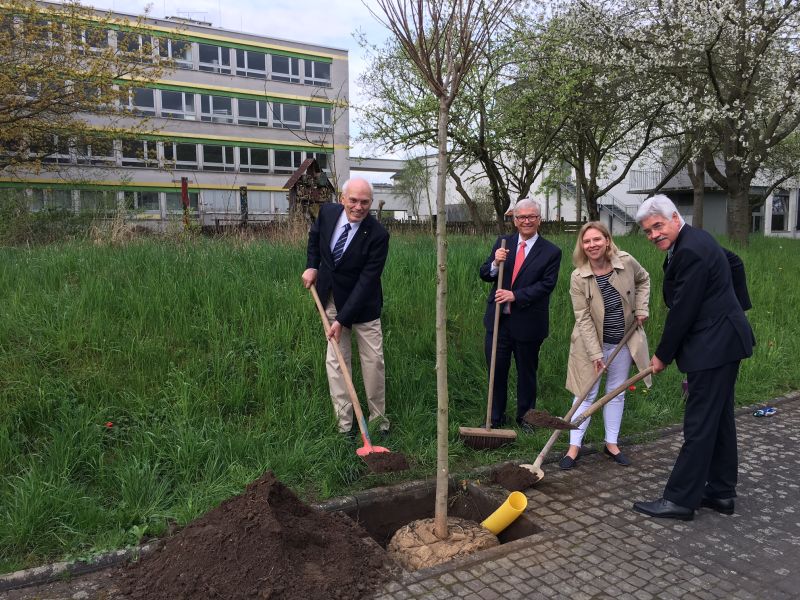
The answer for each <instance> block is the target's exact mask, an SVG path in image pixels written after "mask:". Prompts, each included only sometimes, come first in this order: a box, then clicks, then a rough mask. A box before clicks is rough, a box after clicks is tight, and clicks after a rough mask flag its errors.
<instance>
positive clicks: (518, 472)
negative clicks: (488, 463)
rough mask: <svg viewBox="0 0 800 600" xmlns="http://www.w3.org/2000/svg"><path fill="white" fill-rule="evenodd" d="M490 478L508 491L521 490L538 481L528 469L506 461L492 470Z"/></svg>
mask: <svg viewBox="0 0 800 600" xmlns="http://www.w3.org/2000/svg"><path fill="white" fill-rule="evenodd" d="M491 480H492V483H496V484H498V485H502V486H503V487H504V488H506V489H507V490H508V491H510V492H521V491H523V490H526V489H528V488H529V487H531V486H532V485H533V484H534V483H536V482H537V481H539V478H538V477H536V475H534V474H533V473H531V472H530V471H529V470H528V469H525V468H523V467H518V466H517V465H512V464H510V463H507V464H505V465H503V466H502V467H500V468H499V469H493V470H492V473H491Z"/></svg>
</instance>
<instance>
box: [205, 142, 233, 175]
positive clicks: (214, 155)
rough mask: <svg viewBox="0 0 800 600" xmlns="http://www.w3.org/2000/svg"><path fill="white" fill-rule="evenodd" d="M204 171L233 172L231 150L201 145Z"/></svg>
mask: <svg viewBox="0 0 800 600" xmlns="http://www.w3.org/2000/svg"><path fill="white" fill-rule="evenodd" d="M203 170H204V171H235V170H236V167H235V165H234V163H233V148H232V147H231V146H211V145H207V144H203Z"/></svg>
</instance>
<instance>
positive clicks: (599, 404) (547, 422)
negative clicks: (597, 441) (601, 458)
mask: <svg viewBox="0 0 800 600" xmlns="http://www.w3.org/2000/svg"><path fill="white" fill-rule="evenodd" d="M652 373H653V367H647V368H646V369H645V370H644V371H639V372H638V373H637V374H636V375H634V376H633V377H629V378H628V379H626V380H625V381H623V382H622V383H621V384H620V385H619V386H618V387H616V388H614V389H613V390H611V391H610V392H608V393H607V394H606V395H605V396H603V397H602V398H600V400H595V402H594V403H592V405H591V406H590V407H589V408H587V409H586V410H585V411H583V412H582V413H581V414H580V415H578V416H577V417H575V419H573V420H572V421H569V420H568V418H569V417H567V419H561V418H559V417H554V416H552V415H550V414H547V412H546V411H539V414H536V415H532V416H531V417H530V418H529V419H526V420H528V421H529V422H531V423H533V424H534V425H539V426H541V427H550V428H552V429H556V430H564V429H577V428H578V426H580V424H581V423H583V422H584V421H585V420H586V419H588V418H589V417H591V416H592V415H593V414H594V413H596V412H597V411H598V410H600V409H601V408H603V407H604V406H605V405H606V404H608V403H609V402H610V401H611V400H613V399H614V398H615V397H616V396H617V394H619V393H620V392H624V391H625V388H627V387H628V386H629V385H631V384H634V383H636V382H637V381H641V380H642V379H644V378H645V377H647V376H648V375H652Z"/></svg>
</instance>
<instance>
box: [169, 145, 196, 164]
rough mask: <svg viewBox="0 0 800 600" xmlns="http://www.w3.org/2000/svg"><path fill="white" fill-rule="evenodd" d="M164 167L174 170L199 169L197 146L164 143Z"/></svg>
mask: <svg viewBox="0 0 800 600" xmlns="http://www.w3.org/2000/svg"><path fill="white" fill-rule="evenodd" d="M164 165H165V166H166V167H168V168H173V169H192V170H196V169H197V168H198V164H197V146H196V145H195V144H176V143H174V142H164Z"/></svg>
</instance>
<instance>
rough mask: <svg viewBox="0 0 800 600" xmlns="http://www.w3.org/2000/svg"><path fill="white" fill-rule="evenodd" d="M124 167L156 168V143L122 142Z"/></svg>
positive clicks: (143, 141)
mask: <svg viewBox="0 0 800 600" xmlns="http://www.w3.org/2000/svg"><path fill="white" fill-rule="evenodd" d="M121 147H122V166H123V167H143V168H144V167H156V166H158V162H157V160H156V143H155V142H148V141H146V140H131V139H127V140H122V142H121Z"/></svg>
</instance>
